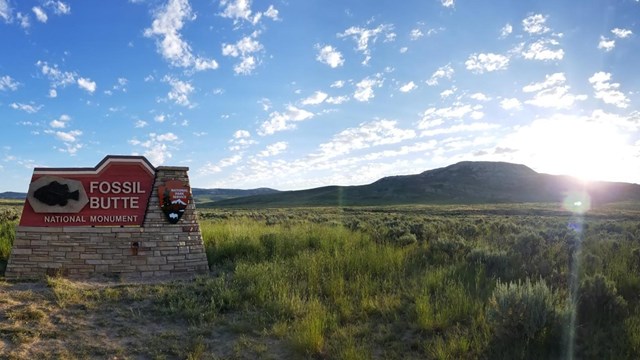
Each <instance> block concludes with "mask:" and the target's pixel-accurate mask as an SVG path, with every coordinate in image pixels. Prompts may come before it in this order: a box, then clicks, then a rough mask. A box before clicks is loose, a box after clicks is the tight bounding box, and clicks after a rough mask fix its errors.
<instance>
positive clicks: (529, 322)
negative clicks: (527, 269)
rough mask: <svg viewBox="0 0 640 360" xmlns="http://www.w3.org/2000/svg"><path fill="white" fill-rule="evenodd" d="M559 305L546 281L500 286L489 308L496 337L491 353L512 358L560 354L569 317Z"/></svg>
mask: <svg viewBox="0 0 640 360" xmlns="http://www.w3.org/2000/svg"><path fill="white" fill-rule="evenodd" d="M557 304H558V300H557V295H556V293H554V292H553V291H552V290H551V289H550V288H549V287H548V286H547V284H546V283H545V281H544V280H538V281H536V282H531V280H530V279H528V278H527V279H526V280H525V281H524V282H521V281H518V282H510V283H498V285H497V286H496V289H495V290H494V292H493V295H492V296H491V299H490V300H489V306H488V308H487V319H488V321H489V324H490V326H491V328H492V330H493V335H494V345H493V347H492V349H491V350H492V351H493V352H495V353H496V354H495V355H497V356H506V357H509V358H530V357H532V356H533V355H537V356H539V357H550V356H557V355H558V354H560V346H561V342H560V341H559V340H560V339H561V338H562V332H561V329H562V324H563V323H564V322H565V320H566V319H567V316H566V312H565V311H564V310H563V309H562V308H560V307H558V305H557ZM533 357H536V356H533Z"/></svg>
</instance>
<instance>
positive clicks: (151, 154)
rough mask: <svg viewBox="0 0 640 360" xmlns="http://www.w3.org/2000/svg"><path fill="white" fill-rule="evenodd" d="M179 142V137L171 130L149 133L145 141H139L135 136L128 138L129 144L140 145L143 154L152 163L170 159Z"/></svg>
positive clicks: (158, 163)
mask: <svg viewBox="0 0 640 360" xmlns="http://www.w3.org/2000/svg"><path fill="white" fill-rule="evenodd" d="M179 143H180V140H179V138H178V137H177V136H176V135H175V134H173V133H171V132H169V133H165V134H156V133H149V135H148V139H147V140H146V141H140V140H138V139H136V138H133V139H131V140H129V144H131V145H133V146H138V147H141V148H142V149H143V151H144V153H143V155H144V156H145V157H146V158H147V159H149V161H150V162H151V163H152V164H154V165H162V164H164V163H165V161H166V160H169V159H171V158H172V157H173V152H174V151H176V150H177V145H178V144H179Z"/></svg>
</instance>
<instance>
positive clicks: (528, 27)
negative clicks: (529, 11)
mask: <svg viewBox="0 0 640 360" xmlns="http://www.w3.org/2000/svg"><path fill="white" fill-rule="evenodd" d="M547 18H548V17H547V16H545V15H542V14H534V15H530V16H527V17H526V18H524V19H523V20H522V27H523V29H524V31H526V32H528V33H529V34H544V33H547V32H549V31H550V30H551V29H549V28H548V27H547V26H546V25H545V23H546V22H547Z"/></svg>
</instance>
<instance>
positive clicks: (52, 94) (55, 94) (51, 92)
mask: <svg viewBox="0 0 640 360" xmlns="http://www.w3.org/2000/svg"><path fill="white" fill-rule="evenodd" d="M48 97H50V98H52V99H53V98H57V97H58V91H56V89H49V95H48Z"/></svg>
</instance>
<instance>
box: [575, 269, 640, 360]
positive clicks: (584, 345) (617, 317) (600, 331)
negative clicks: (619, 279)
mask: <svg viewBox="0 0 640 360" xmlns="http://www.w3.org/2000/svg"><path fill="white" fill-rule="evenodd" d="M628 313H629V309H628V305H627V302H626V301H625V300H624V299H623V298H622V297H621V296H620V295H618V292H617V290H616V286H615V283H613V282H612V281H611V280H609V279H607V278H606V277H605V276H604V275H602V274H596V275H594V276H593V277H588V278H586V279H584V280H583V281H582V282H581V284H580V289H579V297H578V307H577V317H578V331H577V335H578V336H577V343H576V349H577V350H578V355H579V356H580V357H581V358H591V359H594V358H598V359H605V358H606V359H611V358H624V357H626V355H627V354H625V351H626V349H628V337H627V336H625V331H624V321H625V319H626V317H627V315H628ZM612 334H615V336H612Z"/></svg>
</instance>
